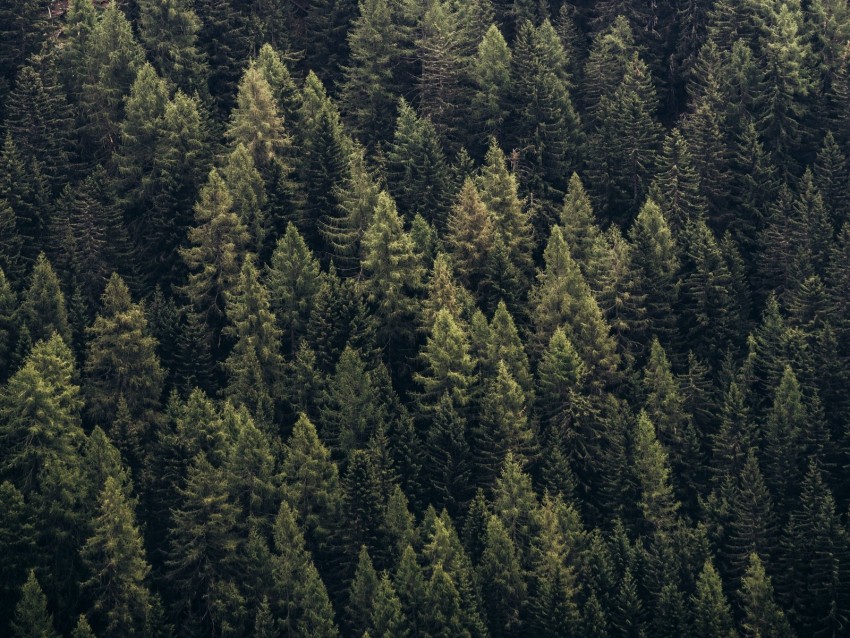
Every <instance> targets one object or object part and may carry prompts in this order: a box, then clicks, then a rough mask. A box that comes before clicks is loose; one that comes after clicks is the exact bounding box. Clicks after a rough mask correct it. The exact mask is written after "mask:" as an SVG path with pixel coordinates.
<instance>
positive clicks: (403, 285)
mask: <svg viewBox="0 0 850 638" xmlns="http://www.w3.org/2000/svg"><path fill="white" fill-rule="evenodd" d="M363 248H364V259H363V270H364V271H365V274H366V276H367V277H368V284H367V286H368V298H369V300H370V301H371V302H372V303H373V304H375V306H376V310H377V313H376V314H377V317H378V319H379V320H380V324H379V326H380V328H379V338H380V340H381V345H383V346H384V347H386V348H388V355H389V357H390V360H394V356H395V355H394V353H393V351H392V350H393V349H392V346H394V345H395V346H396V347H398V345H401V346H402V347H405V346H407V343H408V341H409V338H410V335H409V334H406V332H407V331H405V329H404V326H405V325H406V324H408V323H409V322H410V320H411V319H412V318H413V316H414V314H415V312H416V303H415V300H414V298H413V296H412V295H413V294H414V293H415V292H417V291H418V289H419V287H420V282H421V277H422V273H421V266H420V265H419V263H418V260H417V258H416V255H415V254H414V252H413V241H412V239H411V237H410V234H409V233H407V232H406V231H405V230H404V225H403V222H402V218H401V217H400V216H399V214H398V212H397V210H396V207H395V202H393V200H392V199H391V198H390V196H389V195H388V194H387V193H386V192H384V193H381V195H379V196H378V203H377V207H376V208H375V211H374V213H373V216H372V222H371V223H370V224H369V227H368V228H367V229H366V232H365V234H364V235H363Z"/></svg>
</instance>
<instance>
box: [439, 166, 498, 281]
mask: <svg viewBox="0 0 850 638" xmlns="http://www.w3.org/2000/svg"><path fill="white" fill-rule="evenodd" d="M493 242H494V228H493V217H492V213H491V212H490V209H489V208H487V206H486V205H485V204H484V202H483V201H482V200H481V194H480V193H479V192H478V189H477V188H476V187H475V183H474V182H473V181H472V179H469V178H467V179H466V181H465V182H464V184H463V186H462V187H461V189H460V192H459V193H458V196H457V199H456V201H455V204H454V205H453V206H452V209H451V212H450V213H449V219H448V223H447V234H446V245H447V247H448V249H449V251H450V254H451V256H452V263H453V265H454V266H455V272H456V273H457V275H458V278H459V279H460V281H461V283H462V284H463V285H464V286H465V287H466V288H467V289H468V290H470V291H471V292H473V293H474V294H477V295H479V296H480V295H481V290H480V288H481V285H482V281H481V279H482V275H483V274H484V270H485V264H486V262H487V260H488V259H489V257H490V254H491V252H492V251H493Z"/></svg>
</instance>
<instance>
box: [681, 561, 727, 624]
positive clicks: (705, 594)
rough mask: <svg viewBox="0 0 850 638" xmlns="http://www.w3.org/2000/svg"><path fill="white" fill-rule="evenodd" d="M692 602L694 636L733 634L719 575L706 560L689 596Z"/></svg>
mask: <svg viewBox="0 0 850 638" xmlns="http://www.w3.org/2000/svg"><path fill="white" fill-rule="evenodd" d="M691 601H692V604H693V614H694V617H693V631H694V635H695V636H700V637H701V638H708V637H709V636H724V637H726V636H728V637H730V638H731V637H732V636H735V635H736V633H735V630H734V628H733V623H732V609H731V608H730V606H729V603H728V602H727V600H726V596H724V594H723V583H722V582H721V580H720V575H719V574H718V573H717V570H716V569H715V568H714V565H712V563H711V560H707V561H706V562H705V565H704V566H703V568H702V571H701V572H700V575H699V578H698V579H697V588H696V593H695V594H694V595H693V596H692V597H691Z"/></svg>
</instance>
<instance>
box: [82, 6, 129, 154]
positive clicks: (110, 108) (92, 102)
mask: <svg viewBox="0 0 850 638" xmlns="http://www.w3.org/2000/svg"><path fill="white" fill-rule="evenodd" d="M84 51H85V57H84V75H83V79H82V87H81V88H82V92H81V94H80V105H81V107H82V109H81V110H82V112H83V114H84V117H85V126H84V129H83V130H84V133H85V139H86V148H85V150H86V151H87V156H88V157H94V158H98V159H102V158H105V157H108V156H109V154H110V153H111V152H112V151H114V150H115V148H116V146H117V145H118V140H119V124H120V122H121V120H122V119H123V116H124V99H125V97H126V96H127V95H128V94H129V92H130V87H131V86H132V84H133V81H134V80H135V79H136V73H137V72H138V70H139V68H140V67H141V66H142V64H143V63H144V53H143V51H142V48H141V46H140V45H139V43H138V42H136V40H135V38H134V37H133V31H132V27H131V25H130V22H129V21H128V20H127V18H126V17H125V16H124V13H123V12H122V11H121V9H119V8H118V6H117V5H116V4H115V3H114V2H113V3H110V4H109V5H107V7H106V10H105V11H103V13H101V14H100V16H99V19H98V20H97V22H96V23H95V25H94V28H93V29H92V30H91V33H90V34H89V36H88V38H87V40H86V44H85V49H84Z"/></svg>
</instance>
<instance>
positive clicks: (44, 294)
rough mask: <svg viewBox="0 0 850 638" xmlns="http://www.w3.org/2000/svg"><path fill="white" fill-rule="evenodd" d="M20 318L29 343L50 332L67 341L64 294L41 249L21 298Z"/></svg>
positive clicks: (68, 337)
mask: <svg viewBox="0 0 850 638" xmlns="http://www.w3.org/2000/svg"><path fill="white" fill-rule="evenodd" d="M20 321H21V323H22V325H23V326H26V328H27V331H28V332H29V336H30V338H31V339H32V341H33V343H35V342H37V341H39V340H42V339H50V337H51V336H52V335H53V333H54V332H55V333H57V334H58V335H59V336H60V337H62V338H63V339H64V340H65V342H66V343H70V342H71V327H70V325H69V323H68V311H67V309H66V305H65V295H64V294H63V293H62V288H61V286H60V284H59V279H58V278H57V277H56V272H55V271H54V270H53V268H52V266H51V265H50V262H49V261H48V260H47V258H46V257H45V256H44V254H43V253H42V254H41V255H39V257H38V260H37V261H36V263H35V267H34V268H33V270H32V274H31V276H30V283H29V288H27V290H26V291H25V292H24V294H23V298H22V299H21V307H20Z"/></svg>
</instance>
